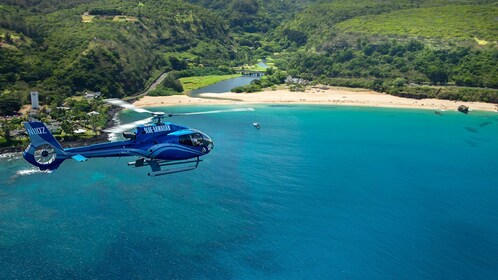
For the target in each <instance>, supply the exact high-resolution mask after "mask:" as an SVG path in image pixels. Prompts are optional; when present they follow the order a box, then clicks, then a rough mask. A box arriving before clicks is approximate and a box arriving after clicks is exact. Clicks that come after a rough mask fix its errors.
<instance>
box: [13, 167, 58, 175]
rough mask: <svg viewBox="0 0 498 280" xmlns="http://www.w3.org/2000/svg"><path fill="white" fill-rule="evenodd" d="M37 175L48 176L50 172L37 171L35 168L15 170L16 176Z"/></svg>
mask: <svg viewBox="0 0 498 280" xmlns="http://www.w3.org/2000/svg"><path fill="white" fill-rule="evenodd" d="M37 173H47V174H50V173H52V171H51V170H39V169H37V168H30V169H23V170H17V172H16V174H17V175H19V176H28V175H33V174H37Z"/></svg>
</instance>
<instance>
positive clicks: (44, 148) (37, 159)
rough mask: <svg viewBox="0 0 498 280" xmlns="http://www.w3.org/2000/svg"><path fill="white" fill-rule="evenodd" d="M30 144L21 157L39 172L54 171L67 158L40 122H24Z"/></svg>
mask: <svg viewBox="0 0 498 280" xmlns="http://www.w3.org/2000/svg"><path fill="white" fill-rule="evenodd" d="M23 124H24V128H26V132H27V133H28V136H29V139H30V140H31V144H30V145H29V146H28V148H26V150H25V151H24V153H23V157H24V159H25V160H26V161H28V162H29V163H31V164H33V165H35V166H38V167H39V168H40V169H41V170H47V169H48V170H54V169H57V167H59V165H60V164H61V163H62V162H63V161H64V160H65V159H66V158H67V156H66V153H65V152H64V149H62V147H61V145H60V144H59V142H57V140H56V139H55V137H54V136H53V135H52V133H50V130H49V129H48V128H47V127H46V126H45V124H43V123H42V122H25V123H23Z"/></svg>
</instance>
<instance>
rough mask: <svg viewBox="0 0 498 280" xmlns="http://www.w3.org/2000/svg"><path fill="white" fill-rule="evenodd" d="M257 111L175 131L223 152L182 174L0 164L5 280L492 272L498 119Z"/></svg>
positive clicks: (206, 118)
mask: <svg viewBox="0 0 498 280" xmlns="http://www.w3.org/2000/svg"><path fill="white" fill-rule="evenodd" d="M232 107H233V106H197V107H173V108H165V109H166V110H167V111H169V112H185V111H196V110H199V111H201V110H212V109H220V108H222V109H226V108H232ZM255 108H256V111H254V112H243V113H227V114H212V115H202V116H190V117H179V118H176V119H172V121H174V122H175V123H178V124H182V125H187V126H190V127H193V128H197V129H199V130H201V131H203V132H205V133H207V134H208V135H209V136H211V137H212V138H213V140H214V142H215V148H214V150H213V151H212V152H211V153H210V154H209V155H207V156H205V157H204V158H203V159H204V161H203V162H202V163H201V164H200V166H199V168H198V169H197V170H194V171H191V172H186V173H179V174H172V175H167V176H162V177H155V178H150V177H147V175H146V173H147V172H148V170H146V169H137V168H130V167H128V166H127V165H126V163H127V162H128V161H130V160H132V158H106V159H90V160H89V161H87V162H84V163H78V162H74V161H67V162H65V163H64V164H63V165H62V166H61V167H60V168H59V169H58V170H57V171H55V172H52V173H41V172H37V171H36V170H35V169H34V168H32V167H31V166H29V165H28V164H27V163H25V162H24V161H23V160H22V159H20V158H19V157H18V156H17V157H16V156H13V157H8V156H3V157H2V158H0V263H1V264H2V265H1V268H0V279H12V278H21V279H22V278H38V279H67V278H73V279H74V278H80V279H94V278H111V279H136V278H143V279H157V278H159V279H205V278H216V279H310V278H311V279H386V278H387V279H495V277H496V275H498V259H497V258H496V256H498V215H497V213H498V176H496V170H497V166H498V114H496V113H481V112H471V113H470V114H469V115H464V114H461V113H458V112H441V113H440V114H436V113H435V112H434V111H430V110H406V109H382V108H366V107H365V108H359V107H340V106H336V107H333V106H297V105H296V106H282V105H273V106H271V105H260V106H256V107H255ZM142 117H143V116H141V115H139V114H136V113H132V112H123V113H122V114H121V116H120V118H121V119H122V121H123V122H126V121H131V120H136V119H139V118H142ZM254 121H257V122H260V123H261V129H256V128H254V127H253V126H252V123H253V122H254Z"/></svg>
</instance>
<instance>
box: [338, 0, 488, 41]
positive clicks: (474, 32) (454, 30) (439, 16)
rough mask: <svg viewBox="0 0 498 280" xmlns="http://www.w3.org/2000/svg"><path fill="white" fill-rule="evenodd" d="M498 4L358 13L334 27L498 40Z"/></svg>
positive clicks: (367, 31) (429, 36) (355, 30)
mask: <svg viewBox="0 0 498 280" xmlns="http://www.w3.org/2000/svg"><path fill="white" fill-rule="evenodd" d="M497 15H498V6H496V5H447V6H442V7H431V8H419V9H407V10H401V11H395V12H391V13H388V14H381V15H369V16H363V17H357V18H354V19H351V20H347V21H344V22H341V23H339V24H337V25H336V27H335V28H337V29H338V30H341V31H344V32H350V33H362V34H368V35H395V36H410V37H411V36H414V37H418V36H421V37H425V38H446V39H448V38H453V39H464V40H476V39H477V40H480V41H481V43H482V42H483V41H488V42H489V41H497V40H498V23H497V21H496V19H497Z"/></svg>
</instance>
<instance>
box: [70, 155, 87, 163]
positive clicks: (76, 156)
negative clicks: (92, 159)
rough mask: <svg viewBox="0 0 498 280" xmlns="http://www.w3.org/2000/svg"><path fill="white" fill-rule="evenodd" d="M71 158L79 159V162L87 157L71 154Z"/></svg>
mask: <svg viewBox="0 0 498 280" xmlns="http://www.w3.org/2000/svg"><path fill="white" fill-rule="evenodd" d="M71 158H72V159H74V160H75V161H79V162H84V161H87V160H88V159H87V158H86V157H84V156H82V155H74V156H71Z"/></svg>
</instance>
